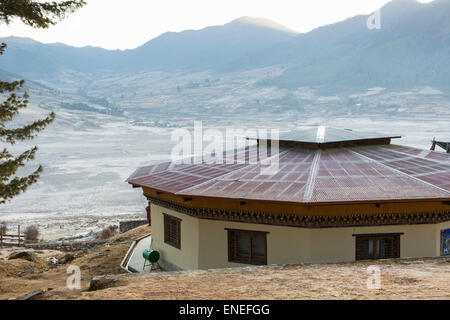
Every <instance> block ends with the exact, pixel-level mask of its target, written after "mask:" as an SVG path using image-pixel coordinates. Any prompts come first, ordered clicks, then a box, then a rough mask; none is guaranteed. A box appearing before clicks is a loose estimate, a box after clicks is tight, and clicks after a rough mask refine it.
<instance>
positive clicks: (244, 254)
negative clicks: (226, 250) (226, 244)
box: [237, 234, 250, 259]
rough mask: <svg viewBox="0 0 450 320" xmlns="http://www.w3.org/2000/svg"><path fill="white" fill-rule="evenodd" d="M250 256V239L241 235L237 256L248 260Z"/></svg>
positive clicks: (239, 236)
mask: <svg viewBox="0 0 450 320" xmlns="http://www.w3.org/2000/svg"><path fill="white" fill-rule="evenodd" d="M249 254H250V239H249V237H248V236H246V235H243V234H240V235H238V236H237V256H238V257H240V258H247V259H248V256H249Z"/></svg>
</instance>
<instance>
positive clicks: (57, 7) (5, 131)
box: [0, 0, 86, 204]
mask: <svg viewBox="0 0 450 320" xmlns="http://www.w3.org/2000/svg"><path fill="white" fill-rule="evenodd" d="M85 4H86V3H85V2H84V1H83V0H74V1H63V2H59V3H58V2H54V1H52V2H38V1H33V0H1V1H0V23H5V24H9V23H10V22H11V21H13V20H14V19H20V20H21V21H22V22H23V23H25V24H26V25H29V26H31V27H33V28H48V27H49V26H51V25H54V24H56V23H57V22H58V21H59V20H61V19H63V18H65V16H66V14H68V13H72V12H74V11H76V10H77V9H79V8H81V7H82V6H83V5H85ZM5 50H6V44H5V43H2V44H0V56H1V55H2V54H3V53H4V51H5ZM24 83H25V82H24V81H23V80H21V81H12V82H6V81H0V97H3V98H5V100H4V101H3V102H0V141H1V143H2V144H10V145H13V144H15V143H16V142H19V141H24V140H31V139H34V138H35V137H36V136H37V134H38V133H39V132H40V131H42V130H43V129H45V127H47V126H48V125H49V124H50V123H51V122H52V121H53V120H54V119H55V113H54V112H51V113H50V114H49V115H48V116H47V117H45V118H44V119H41V120H36V121H34V122H32V123H30V124H28V125H25V126H23V127H19V128H11V127H10V126H8V125H7V124H8V122H10V121H11V120H12V119H13V118H14V116H16V115H17V114H18V113H19V111H20V110H21V109H23V108H26V107H27V106H28V98H29V96H28V94H27V92H24V91H23V89H24ZM37 150H38V148H37V147H34V148H32V149H30V150H27V151H25V152H23V153H22V154H20V155H18V156H14V155H13V154H11V153H10V152H9V151H8V149H7V148H6V147H5V148H3V150H2V151H0V204H1V203H5V202H6V201H7V200H9V199H11V198H13V197H15V196H17V195H19V194H20V193H22V192H24V191H25V190H26V189H27V188H28V187H29V186H30V185H32V184H33V183H35V182H36V181H37V180H38V179H39V176H40V174H41V173H42V171H43V167H42V165H39V167H38V168H37V169H36V170H35V171H34V172H33V173H31V174H30V175H28V176H25V177H19V176H15V175H16V173H17V170H18V169H19V168H21V167H24V166H25V164H26V163H27V162H28V161H31V160H33V159H34V157H35V155H36V152H37Z"/></svg>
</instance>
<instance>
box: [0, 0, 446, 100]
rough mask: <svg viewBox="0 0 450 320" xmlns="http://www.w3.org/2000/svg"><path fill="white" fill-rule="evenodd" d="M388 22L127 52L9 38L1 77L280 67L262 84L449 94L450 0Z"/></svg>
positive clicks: (271, 27)
mask: <svg viewBox="0 0 450 320" xmlns="http://www.w3.org/2000/svg"><path fill="white" fill-rule="evenodd" d="M380 17H381V28H380V29H369V28H368V27H367V20H368V19H369V15H359V16H355V17H353V18H349V19H347V20H345V21H342V22H338V23H335V24H331V25H327V26H323V27H320V28H317V29H315V30H313V31H311V32H308V33H303V34H299V33H296V32H294V31H292V30H289V29H288V28H286V27H283V26H281V25H279V24H277V23H275V22H273V21H270V20H267V19H260V18H249V17H243V18H239V19H237V20H234V21H232V22H230V23H227V24H225V25H222V26H212V27H207V28H204V29H202V30H187V31H183V32H168V33H164V34H162V35H161V36H159V37H157V38H155V39H153V40H150V41H149V42H147V43H145V44H144V45H142V46H140V47H138V48H136V49H132V50H124V51H120V50H106V49H102V48H95V47H83V48H76V47H72V46H68V45H64V44H59V43H58V44H43V43H39V42H37V41H34V40H32V39H28V38H17V37H10V38H3V39H0V41H1V42H6V43H7V44H8V48H7V51H6V53H5V54H4V55H3V56H2V57H0V68H1V69H3V70H5V71H7V72H12V73H14V74H20V75H21V76H24V77H26V78H27V79H31V80H36V81H45V82H47V83H48V82H52V81H56V80H54V79H58V76H59V75H61V74H62V73H69V74H86V75H89V76H91V77H100V76H101V77H104V76H107V75H111V74H117V73H121V74H122V73H124V74H132V73H136V72H141V71H164V72H197V71H205V70H208V71H212V72H216V73H230V72H243V71H248V70H252V69H259V68H266V67H271V66H280V67H282V69H283V72H282V73H281V74H279V75H276V76H271V77H268V78H266V79H264V80H261V81H259V82H258V85H261V86H277V87H281V88H288V89H295V88H297V87H317V88H320V89H323V90H328V91H333V92H352V91H356V90H360V89H364V88H371V87H385V88H388V89H410V88H413V87H417V86H432V87H436V88H439V89H441V90H446V91H447V90H449V89H450V63H449V62H450V0H435V1H433V2H430V3H419V2H416V1H415V0H393V1H391V2H389V3H388V4H386V5H385V6H383V7H382V8H381V9H380Z"/></svg>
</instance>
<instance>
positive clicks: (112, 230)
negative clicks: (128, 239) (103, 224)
mask: <svg viewBox="0 0 450 320" xmlns="http://www.w3.org/2000/svg"><path fill="white" fill-rule="evenodd" d="M117 229H118V227H117V226H109V227H107V228H105V229H103V230H102V231H100V232H99V233H98V234H97V235H96V237H95V238H96V239H99V240H106V239H109V238H111V237H113V236H115V235H116V234H117V233H118V232H117Z"/></svg>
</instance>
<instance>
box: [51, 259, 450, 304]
mask: <svg viewBox="0 0 450 320" xmlns="http://www.w3.org/2000/svg"><path fill="white" fill-rule="evenodd" d="M370 265H376V266H379V267H380V271H381V289H379V290H376V289H373V290H370V289H368V288H367V279H368V278H369V272H368V271H367V267H368V266H370ZM116 285H117V286H116V287H113V288H108V289H104V290H100V291H94V292H82V293H81V295H80V296H79V297H77V298H80V299H120V300H123V299H450V292H449V290H448V288H450V258H434V259H420V260H418V259H414V260H396V261H380V262H373V261H372V262H358V263H340V264H316V265H288V266H274V267H272V266H270V267H253V268H252V267H250V268H239V269H234V270H233V269H222V270H220V269H217V270H208V271H196V272H183V273H172V274H170V273H166V274H163V273H159V274H153V275H149V276H144V277H131V278H126V279H122V280H120V281H119V283H117V284H116ZM53 298H56V297H53Z"/></svg>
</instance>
